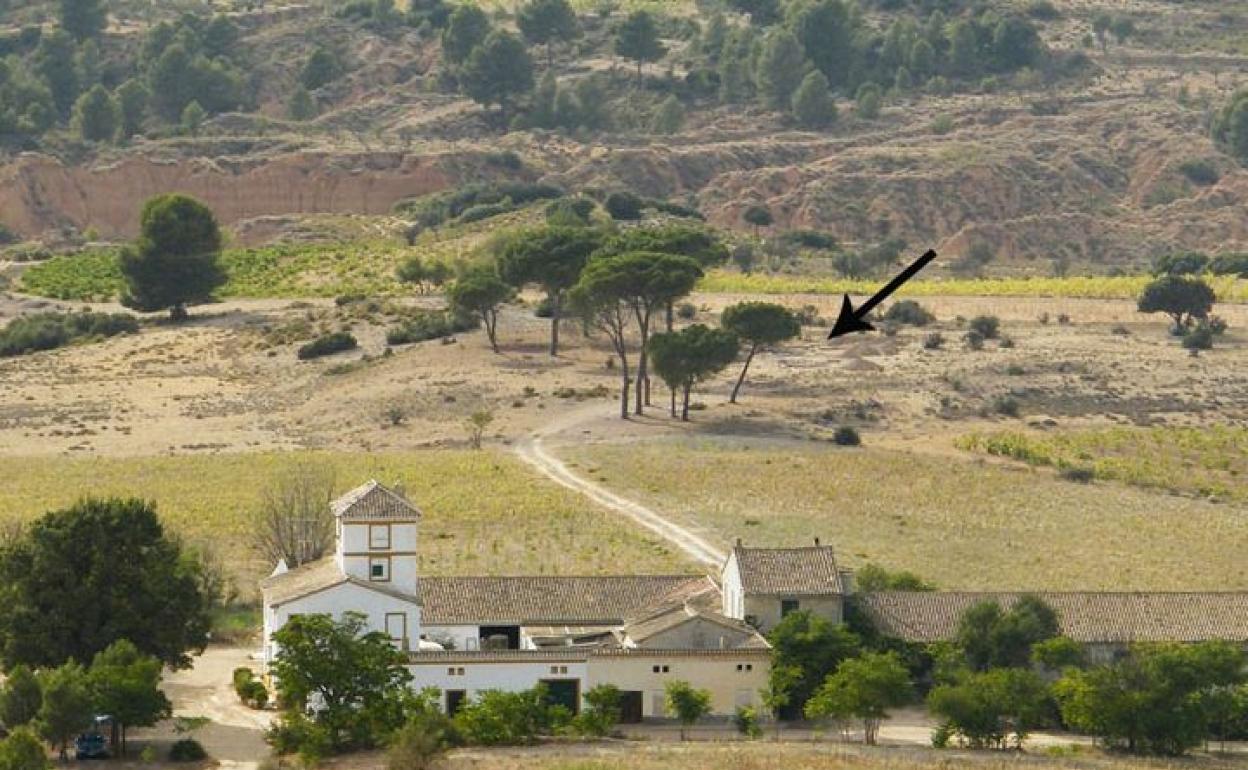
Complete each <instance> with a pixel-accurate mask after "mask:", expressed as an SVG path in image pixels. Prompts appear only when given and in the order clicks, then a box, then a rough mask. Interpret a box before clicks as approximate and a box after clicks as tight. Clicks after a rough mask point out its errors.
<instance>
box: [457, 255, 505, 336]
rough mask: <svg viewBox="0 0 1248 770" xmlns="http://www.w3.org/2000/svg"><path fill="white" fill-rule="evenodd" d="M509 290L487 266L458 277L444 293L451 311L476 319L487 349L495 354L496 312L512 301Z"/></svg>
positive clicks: (496, 334)
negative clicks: (481, 325)
mask: <svg viewBox="0 0 1248 770" xmlns="http://www.w3.org/2000/svg"><path fill="white" fill-rule="evenodd" d="M512 295H513V290H512V288H511V287H510V286H508V285H507V284H506V283H504V282H503V280H502V279H501V278H499V277H498V273H496V272H494V270H493V269H491V268H489V267H477V268H474V269H472V270H469V271H468V272H466V273H464V274H463V275H462V276H460V277H459V278H458V279H457V280H456V281H455V283H453V284H451V286H450V288H449V289H447V291H446V301H447V304H448V305H450V307H451V309H452V310H454V311H456V312H459V313H464V314H465V315H472V316H475V317H476V318H480V319H481V322H482V323H483V324H485V334H486V337H487V338H488V339H489V341H490V348H491V349H492V350H493V351H494V352H495V353H497V352H498V309H499V307H501V306H502V305H503V304H504V303H505V302H507V301H509V300H510V299H511V298H512Z"/></svg>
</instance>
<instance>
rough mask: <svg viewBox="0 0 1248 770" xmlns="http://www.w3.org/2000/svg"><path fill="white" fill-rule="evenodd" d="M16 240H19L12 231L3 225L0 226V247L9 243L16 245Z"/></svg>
mask: <svg viewBox="0 0 1248 770" xmlns="http://www.w3.org/2000/svg"><path fill="white" fill-rule="evenodd" d="M18 240H19V239H18V237H17V233H15V232H13V231H12V230H10V229H9V228H8V227H6V226H4V225H3V224H0V246H7V245H8V244H10V243H17V242H18Z"/></svg>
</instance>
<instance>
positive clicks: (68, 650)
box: [0, 498, 209, 698]
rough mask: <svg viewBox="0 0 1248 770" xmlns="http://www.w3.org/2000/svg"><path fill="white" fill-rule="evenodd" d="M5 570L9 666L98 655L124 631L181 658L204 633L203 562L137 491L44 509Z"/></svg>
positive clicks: (0, 632)
mask: <svg viewBox="0 0 1248 770" xmlns="http://www.w3.org/2000/svg"><path fill="white" fill-rule="evenodd" d="M0 577H2V578H3V586H2V587H0V600H2V601H3V602H4V606H5V608H6V609H5V612H4V613H2V614H0V658H2V659H3V662H4V664H5V666H6V667H12V666H15V665H18V664H21V663H25V664H27V665H30V666H55V665H59V664H61V663H64V662H65V661H67V660H71V659H73V660H91V659H92V658H94V657H95V655H96V653H98V652H101V651H102V650H104V649H105V648H107V647H109V646H110V645H112V644H113V643H114V642H116V641H118V640H120V639H131V640H134V643H135V645H137V646H138V649H139V650H141V651H142V652H143V653H144V654H147V655H153V656H155V657H156V658H158V659H160V660H161V661H163V662H164V663H166V664H168V665H171V666H175V667H182V666H186V665H189V663H190V656H189V655H188V653H189V652H192V651H198V650H202V649H203V646H204V644H205V643H206V641H207V634H208V625H209V619H208V613H207V603H208V602H207V599H206V597H205V596H204V595H203V593H202V591H201V588H200V585H201V582H200V578H201V570H200V567H199V565H198V564H197V563H196V562H194V561H193V560H192V559H191V558H190V557H189V556H188V555H187V554H186V553H184V552H183V551H182V549H181V547H180V546H179V545H178V543H177V542H176V541H175V540H173V539H171V538H169V537H168V536H166V535H165V532H164V529H163V527H162V526H161V524H160V520H159V519H158V518H157V516H156V511H155V510H154V509H153V508H152V507H151V506H150V505H148V504H147V503H144V502H142V501H140V500H119V499H112V500H99V499H90V498H88V499H85V500H82V501H80V502H78V503H76V504H74V505H73V506H71V507H69V508H66V509H63V510H58V511H53V512H51V513H48V514H46V515H45V516H43V517H42V518H40V519H38V520H37V521H35V523H34V524H32V525H31V526H30V527H29V528H28V529H27V530H26V531H25V532H24V533H23V534H22V536H21V537H20V538H18V539H17V540H16V541H15V542H13V543H12V544H10V545H9V546H8V547H7V548H5V549H4V551H3V552H2V553H0ZM45 698H46V690H45Z"/></svg>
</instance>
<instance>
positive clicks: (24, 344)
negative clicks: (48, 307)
mask: <svg viewBox="0 0 1248 770" xmlns="http://www.w3.org/2000/svg"><path fill="white" fill-rule="evenodd" d="M138 331H139V321H138V319H137V318H135V317H134V316H132V315H127V314H125V313H91V312H83V313H36V314H34V315H28V316H22V317H21V318H15V319H13V320H12V321H10V322H9V324H8V325H7V326H5V327H4V328H3V329H0V357H7V356H19V355H22V354H24V353H33V352H36V351H39V350H52V349H54V348H59V347H62V346H64V345H68V344H70V343H72V342H76V341H78V340H84V339H91V338H106V337H115V336H117V335H119V334H135V333H137V332H138Z"/></svg>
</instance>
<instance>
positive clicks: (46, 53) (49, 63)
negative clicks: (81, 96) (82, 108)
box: [34, 29, 80, 117]
mask: <svg viewBox="0 0 1248 770" xmlns="http://www.w3.org/2000/svg"><path fill="white" fill-rule="evenodd" d="M77 50H78V49H77V46H76V45H75V43H74V39H73V38H72V37H70V36H69V35H68V34H67V33H65V32H63V31H62V30H59V29H58V30H53V31H52V32H49V33H47V34H45V35H43V37H42V38H41V39H40V41H39V47H38V48H36V49H35V53H34V66H35V72H37V73H38V74H39V76H40V77H41V78H43V81H44V82H45V83H47V86H48V89H49V90H50V91H51V92H52V101H53V102H54V103H55V104H56V111H57V113H58V114H59V115H61V116H62V117H69V114H70V111H71V110H72V109H73V107H74V101H75V100H76V99H77V98H78V93H79V89H80V86H79V83H78V67H77V66H75V63H74V58H75V54H76V53H77Z"/></svg>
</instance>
